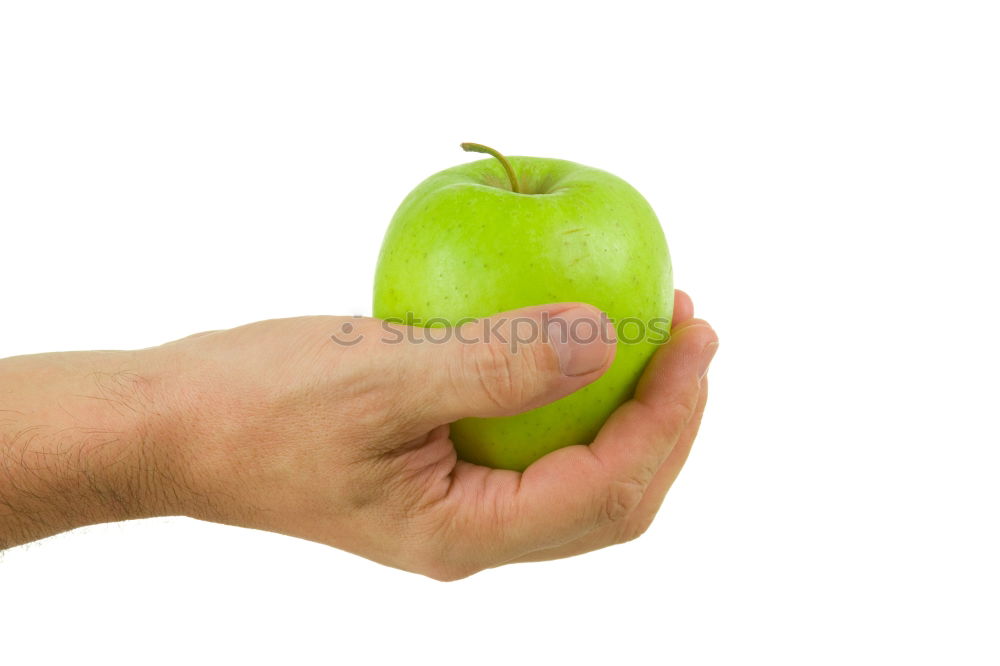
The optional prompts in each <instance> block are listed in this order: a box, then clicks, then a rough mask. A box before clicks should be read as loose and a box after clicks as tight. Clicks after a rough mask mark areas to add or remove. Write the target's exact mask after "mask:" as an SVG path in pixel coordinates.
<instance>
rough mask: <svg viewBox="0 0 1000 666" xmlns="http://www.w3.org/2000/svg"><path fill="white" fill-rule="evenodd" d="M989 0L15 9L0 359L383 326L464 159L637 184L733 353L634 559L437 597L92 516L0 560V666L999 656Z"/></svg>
mask: <svg viewBox="0 0 1000 666" xmlns="http://www.w3.org/2000/svg"><path fill="white" fill-rule="evenodd" d="M995 9H996V5H995V3H991V2H979V3H977V2H961V1H954V0H953V1H950V2H943V1H942V2H920V1H909V2H886V1H872V0H866V1H859V2H856V1H850V0H847V1H844V0H842V1H839V2H792V1H789V2H775V1H766V2H752V3H751V2H713V1H705V2H697V3H694V2H691V3H649V4H634V3H628V2H621V1H616V2H602V3H586V2H565V3H555V2H541V1H539V2H519V1H516V0H505V1H503V2H494V3H479V2H455V3H428V2H413V3H401V4H399V5H392V4H386V3H375V2H371V3H362V2H357V3H343V5H339V4H338V3H303V2H273V3H261V2H230V3H227V2H169V3H167V2H162V3H152V2H147V3H142V2H116V3H111V2H87V3H75V2H67V3H52V2H41V1H36V2H3V3H2V4H0V225H2V227H0V229H2V233H0V289H2V301H0V317H2V322H0V324H2V325H0V356H7V355H14V354H22V353H29V352H41V351H51V350H66V349H89V348H135V347H143V346H149V345H153V344H158V343H160V342H163V341H166V340H168V339H172V338H176V337H179V336H182V335H185V334H188V333H192V332H195V331H199V330H204V329H209V328H218V327H226V326H232V325H237V324H241V323H245V322H248V321H252V320H256V319H262V318H270V317H276V316H286V315H299V314H320V313H329V314H359V313H369V312H370V309H369V308H370V290H371V279H372V273H373V270H374V264H375V259H376V256H377V252H378V248H379V244H380V242H381V237H382V233H383V231H384V229H385V227H386V224H387V222H388V220H389V218H390V217H391V215H392V213H393V211H394V209H395V207H396V205H397V204H398V203H399V202H400V200H401V199H402V198H403V196H404V195H405V194H406V193H407V192H408V191H409V190H410V188H412V187H413V186H414V185H416V184H417V183H418V182H419V181H420V180H422V179H423V178H424V177H426V176H427V175H429V174H431V173H433V172H434V171H437V170H439V169H442V168H446V167H448V166H451V165H453V164H456V163H459V162H463V161H467V160H469V159H473V157H472V156H470V155H467V154H464V153H462V152H460V150H459V148H458V143H459V142H460V141H479V142H483V143H487V144H490V145H493V146H495V147H497V148H499V149H501V150H502V151H504V152H507V153H508V154H520V155H538V156H547V157H560V158H565V159H570V160H575V161H579V162H582V163H585V164H589V165H592V166H597V167H601V168H604V169H606V170H608V171H611V172H613V173H616V174H618V175H619V176H621V177H623V178H625V179H626V180H628V181H630V182H631V183H632V184H634V185H635V186H636V187H637V188H638V189H639V190H640V191H641V192H643V193H644V194H645V195H646V197H647V198H648V199H649V201H650V202H651V203H652V205H653V207H654V208H655V209H656V210H657V212H658V214H659V216H660V218H661V220H662V222H663V226H664V229H665V230H666V234H667V238H668V240H669V243H670V245H671V250H672V253H673V258H674V266H675V275H676V283H677V285H678V286H679V287H680V288H683V289H685V290H687V291H689V293H691V295H692V296H693V298H694V300H695V304H696V310H697V312H698V314H699V315H700V316H703V317H705V318H707V319H708V320H709V321H711V322H712V323H713V324H714V325H715V326H716V328H717V330H718V331H719V335H720V337H721V341H722V346H721V350H720V352H719V354H718V356H717V358H716V361H715V364H714V366H713V370H712V373H711V379H712V397H711V400H710V402H709V408H708V411H707V413H706V417H705V422H704V427H703V429H702V434H701V436H700V438H699V441H698V442H697V444H696V448H695V451H694V453H693V454H692V457H691V459H690V463H689V465H688V467H687V469H686V470H685V472H684V473H683V474H682V475H681V478H680V480H679V481H678V483H677V484H676V486H675V487H674V490H673V491H672V493H671V496H670V497H669V498H668V500H667V503H666V505H665V507H664V509H663V511H662V513H661V516H660V517H659V519H658V520H657V522H656V523H655V525H654V526H653V528H652V529H651V530H650V531H649V532H648V533H647V535H646V536H644V537H643V538H642V539H639V540H638V541H636V542H633V543H630V544H628V545H626V546H621V547H617V548H613V549H609V550H606V551H602V552H599V553H596V554H592V555H589V556H585V557H581V558H577V559H574V560H569V561H562V562H554V563H547V564H537V565H521V566H515V567H508V568H503V569H499V570H494V571H488V572H486V573H482V574H479V575H477V576H474V577H473V578H471V579H467V580H464V581H461V582H458V583H452V584H442V583H436V582H434V581H431V580H429V579H424V578H421V577H418V576H415V575H411V574H405V573H401V572H398V571H394V570H390V569H386V568H383V567H380V566H378V565H375V564H372V563H370V562H368V561H365V560H362V559H359V558H356V557H353V556H350V555H346V554H344V553H341V552H338V551H335V550H332V549H328V548H326V547H323V546H319V545H316V544H313V543H308V542H305V541H298V540H295V539H291V538H287V537H283V536H276V535H272V534H267V533H259V532H253V531H248V530H241V529H237V528H229V527H222V526H217V525H211V524H205V523H196V522H194V521H189V520H185V519H179V518H176V519H161V520H150V521H143V522H134V523H129V524H120V525H109V526H99V527H92V528H86V529H82V530H78V531H76V532H73V533H69V534H65V535H61V536H57V537H54V538H51V539H48V540H45V541H43V542H40V543H36V544H33V545H29V546H26V547H21V548H17V549H13V550H11V551H8V552H7V553H4V554H3V555H2V556H0V661H3V663H4V664H10V665H11V666H14V665H15V664H18V665H19V664H68V663H98V662H99V663H123V664H124V663H128V664H133V663H166V662H170V663H220V664H223V663H289V664H292V663H294V664H312V663H340V664H369V663H378V664H421V663H434V664H472V663H474V664H490V663H503V664H569V663H594V664H628V663H665V664H667V663H669V664H745V663H763V664H822V663H839V664H842V663H878V664H886V663H907V664H918V663H919V664H923V663H927V664H941V663H954V664H963V665H965V664H987V663H992V664H995V663H997V660H1000V646H998V642H1000V638H998V632H1000V601H998V598H1000V580H998V562H1000V547H998V507H1000V493H998V488H997V476H998V472H1000V469H998V467H1000V454H998V447H1000V434H998V426H997V416H998V398H1000V391H998V385H997V381H998V380H997V376H998V373H1000V359H998V352H997V340H996V335H997V323H998V317H997V309H996V308H997V298H996V291H997V287H998V286H1000V275H998V269H997V247H998V246H997V238H998V234H997V230H998V228H1000V227H998V225H1000V194H998V192H1000V131H998V126H1000V93H998V87H1000V67H998V63H1000V46H998V43H1000V40H998V34H1000V22H998V20H997V14H996V13H995V11H994V10H995ZM182 659H183V660H184V661H181V660H182ZM213 660H214V661H213Z"/></svg>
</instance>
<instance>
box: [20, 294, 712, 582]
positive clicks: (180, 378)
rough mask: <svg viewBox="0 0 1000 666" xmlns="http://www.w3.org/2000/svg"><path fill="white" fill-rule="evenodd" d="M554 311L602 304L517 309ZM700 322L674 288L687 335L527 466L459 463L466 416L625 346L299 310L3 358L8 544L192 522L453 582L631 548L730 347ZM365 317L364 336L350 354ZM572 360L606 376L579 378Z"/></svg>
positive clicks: (685, 446)
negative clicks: (614, 401) (78, 531)
mask: <svg viewBox="0 0 1000 666" xmlns="http://www.w3.org/2000/svg"><path fill="white" fill-rule="evenodd" d="M546 312H548V313H552V314H553V315H555V316H559V313H566V312H575V313H576V314H575V315H573V316H584V317H593V318H594V320H595V322H596V321H597V318H598V317H599V314H600V313H599V312H598V311H597V310H596V309H594V308H592V307H590V306H586V305H582V304H556V305H551V306H539V307H535V308H527V309H523V310H520V311H518V312H517V313H507V314H508V315H510V314H516V315H518V316H522V317H541V316H542V315H543V313H546ZM692 315H693V309H692V305H691V301H690V299H689V298H688V297H687V296H686V295H684V294H683V293H681V292H678V293H677V298H676V306H675V311H674V318H675V319H674V321H675V324H674V329H673V334H672V336H671V339H670V341H669V342H667V343H665V344H664V345H662V346H661V347H660V349H659V350H658V351H657V352H656V354H655V356H654V358H653V360H652V362H651V363H650V365H649V367H648V368H647V370H646V372H645V373H644V374H643V377H642V379H641V381H640V382H639V385H638V388H637V391H636V395H635V397H634V398H633V399H632V400H630V401H628V402H626V403H625V404H624V405H622V406H621V407H620V408H619V409H618V410H617V411H616V412H615V413H614V414H613V415H612V417H611V418H610V419H609V420H608V422H607V423H606V424H605V425H604V427H603V428H602V429H601V431H600V433H599V434H598V435H597V437H596V438H595V439H594V441H593V442H592V443H590V444H589V445H577V446H570V447H567V448H563V449H560V450H558V451H555V452H553V453H551V454H549V455H546V456H545V457H543V458H542V459H540V460H539V461H537V462H536V463H534V464H532V465H531V466H529V467H528V468H527V469H526V470H525V471H524V472H523V473H522V472H516V471H511V470H499V469H490V468H486V467H481V466H478V465H475V464H472V463H469V462H465V461H461V460H458V458H457V456H456V452H455V448H454V446H453V444H452V442H451V440H450V439H449V424H450V423H453V422H454V421H456V420H458V419H460V418H464V417H469V416H475V417H495V416H503V415H510V414H514V413H518V412H520V411H523V410H525V409H529V408H532V407H537V406H539V405H541V404H545V403H548V402H551V401H553V400H556V399H558V398H560V397H562V396H564V395H567V394H569V393H570V392H572V391H574V390H578V389H580V388H581V387H583V386H585V385H587V384H589V383H591V382H593V381H594V380H596V379H597V378H598V377H600V376H601V374H602V373H604V372H605V371H606V370H607V368H608V367H609V366H610V364H611V363H612V361H613V358H614V347H615V345H614V343H605V342H602V341H600V340H596V341H594V342H592V343H589V344H580V345H578V346H576V347H574V348H573V349H570V350H569V351H570V352H573V353H571V354H570V356H569V357H566V356H565V354H564V353H562V354H561V353H560V350H558V349H556V348H555V347H554V346H553V345H552V344H551V343H550V342H546V341H540V340H537V341H535V342H532V343H529V344H526V345H525V346H523V347H521V348H520V349H519V350H518V352H517V354H510V353H509V351H508V348H507V347H506V346H499V347H498V346H497V345H496V343H489V344H487V343H483V342H477V343H462V342H459V341H457V340H454V339H453V340H452V341H450V342H447V343H442V344H429V343H428V342H427V341H426V339H425V338H422V337H421V336H422V335H425V334H426V333H427V331H428V330H429V329H423V328H413V329H405V328H404V327H397V328H396V329H395V330H397V331H405V332H408V333H411V334H412V336H413V337H412V339H411V340H410V341H407V342H405V343H401V344H387V343H386V342H385V341H384V335H383V334H384V333H385V329H384V328H383V322H381V321H379V320H376V319H357V318H343V317H302V318H295V319H284V320H271V321H264V322H258V323H255V324H250V325H247V326H242V327H239V328H235V329H230V330H225V331H212V332H207V333H202V334H198V335H194V336H191V337H188V338H184V339H182V340H178V341H175V342H171V343H168V344H165V345H162V346H160V347H154V348H149V349H143V350H138V351H114V352H72V353H61V354H41V355H35V356H21V357H14V358H9V359H4V360H0V548H3V547H10V546H14V545H18V544H21V543H26V542H28V541H31V540H34V539H39V538H42V537H45V536H49V535H52V534H56V533H58V532H62V531H65V530H69V529H72V528H74V527H79V526H82V525H89V524H94V523H100V522H108V521H117V520H126V519H131V518H144V517H152V516H165V515H184V516H190V517H194V518H198V519H202V520H209V521H215V522H220V523H226V524H232V525H241V526H246V527H252V528H257V529H265V530H271V531H274V532H279V533H283V534H288V535H292V536H296V537H301V538H305V539H311V540H314V541H318V542H321V543H325V544H328V545H330V546H334V547H336V548H341V549H344V550H347V551H350V552H353V553H357V554H359V555H361V556H364V557H367V558H369V559H371V560H374V561H376V562H381V563H383V564H386V565H389V566H393V567H398V568H400V569H405V570H408V571H413V572H417V573H421V574H424V575H427V576H430V577H432V578H435V579H438V580H456V579H459V578H463V577H465V576H468V575H470V574H472V573H475V572H476V571H480V570H482V569H485V568H488V567H494V566H498V565H501V564H505V563H509V562H521V561H531V560H541V559H552V558H558V557H567V556H570V555H576V554H579V553H583V552H587V551H589V550H594V549H596V548H602V547H604V546H608V545H611V544H614V543H620V542H622V541H626V540H629V539H633V538H635V537H636V536H638V535H639V534H641V533H642V532H643V531H644V530H645V529H646V528H647V527H648V525H649V523H650V522H651V521H652V518H653V516H654V515H655V513H656V511H657V509H658V508H659V506H660V503H661V502H662V501H663V497H664V495H665V494H666V492H667V490H668V489H669V488H670V485H671V484H672V483H673V480H674V479H675V478H676V476H677V474H678V472H679V471H680V469H681V466H682V465H683V463H684V460H685V459H686V457H687V454H688V451H689V450H690V447H691V443H692V441H693V440H694V437H695V434H696V432H697V429H698V424H699V423H700V420H701V415H702V411H703V410H704V407H705V399H706V395H707V385H706V380H705V378H704V375H705V372H706V371H707V367H708V363H709V361H710V360H711V357H712V355H713V354H714V351H715V348H716V347H717V338H716V335H715V333H714V332H713V331H712V329H711V327H710V326H709V325H708V324H707V323H706V322H704V321H701V320H698V319H693V318H692ZM348 323H350V324H351V326H352V327H353V330H354V332H355V333H356V334H357V335H358V336H360V337H361V338H363V339H361V340H360V341H359V342H358V343H357V344H353V345H350V346H345V345H338V344H335V343H334V342H333V341H332V340H331V337H330V336H331V335H332V334H334V333H335V332H337V331H340V330H343V326H344V324H348ZM474 325H475V324H472V325H470V326H474ZM469 331H470V332H471V329H469ZM469 337H471V336H469ZM562 351H563V352H565V351H566V350H562ZM566 358H570V359H572V360H573V363H574V364H575V365H573V367H574V369H575V370H578V371H579V370H581V369H584V366H588V367H589V368H590V370H589V371H586V372H577V373H574V374H572V375H567V374H565V373H564V372H563V370H562V368H563V367H564V365H565V361H566Z"/></svg>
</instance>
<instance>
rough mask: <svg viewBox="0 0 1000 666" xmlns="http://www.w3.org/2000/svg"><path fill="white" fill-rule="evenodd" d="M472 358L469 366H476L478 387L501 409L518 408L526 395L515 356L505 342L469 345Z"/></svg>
mask: <svg viewBox="0 0 1000 666" xmlns="http://www.w3.org/2000/svg"><path fill="white" fill-rule="evenodd" d="M465 349H466V350H467V351H466V354H470V355H471V359H469V360H468V362H467V363H466V364H465V367H467V368H471V369H472V371H473V372H472V374H473V378H472V380H473V382H475V389H474V390H477V391H479V392H480V393H481V394H482V395H483V396H484V397H485V398H486V399H487V400H488V401H489V402H490V403H491V404H493V405H494V406H496V407H497V408H499V409H503V410H508V409H514V408H516V407H517V406H518V405H519V404H520V402H521V398H522V391H521V385H520V383H519V381H518V380H519V376H518V375H519V373H518V372H517V371H516V369H515V364H514V359H513V358H512V357H511V354H509V353H508V352H507V349H506V348H505V346H504V345H503V344H502V343H499V342H488V343H481V344H476V345H467V346H466V347H465Z"/></svg>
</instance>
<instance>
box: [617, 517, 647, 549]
mask: <svg viewBox="0 0 1000 666" xmlns="http://www.w3.org/2000/svg"><path fill="white" fill-rule="evenodd" d="M652 524H653V518H652V517H651V516H643V517H641V518H634V519H631V520H625V521H623V522H622V527H621V529H620V530H619V533H618V543H628V542H629V541H635V540H636V539H638V538H639V537H641V536H642V535H643V534H645V533H646V532H647V531H648V530H649V527H650V525H652Z"/></svg>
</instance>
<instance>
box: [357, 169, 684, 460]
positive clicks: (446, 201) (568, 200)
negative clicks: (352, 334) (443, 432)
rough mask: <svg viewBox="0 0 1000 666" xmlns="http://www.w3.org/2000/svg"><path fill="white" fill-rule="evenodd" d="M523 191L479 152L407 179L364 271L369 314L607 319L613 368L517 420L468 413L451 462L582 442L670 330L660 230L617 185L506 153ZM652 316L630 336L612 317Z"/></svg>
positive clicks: (594, 173) (595, 172)
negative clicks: (565, 310) (560, 312)
mask: <svg viewBox="0 0 1000 666" xmlns="http://www.w3.org/2000/svg"><path fill="white" fill-rule="evenodd" d="M507 159H508V160H509V162H510V164H511V166H512V167H513V169H514V171H515V173H516V174H517V176H518V182H519V183H520V185H521V190H522V193H514V192H513V191H511V188H510V183H509V180H508V178H507V176H506V174H505V172H504V170H503V167H502V166H501V164H500V162H499V161H497V160H495V159H493V158H488V159H484V160H478V161H475V162H470V163H467V164H462V165H459V166H456V167H453V168H450V169H446V170H444V171H441V172H439V173H437V174H434V175H433V176H431V177H430V178H428V179H426V180H425V181H424V182H422V183H421V184H420V185H418V186H417V187H416V188H415V189H414V190H413V191H412V192H411V193H410V194H409V195H408V196H407V197H406V199H405V200H404V201H403V203H402V204H401V205H400V206H399V209H398V210H397V211H396V214H395V215H394V216H393V219H392V222H391V223H390V225H389V229H388V231H387V232H386V236H385V240H384V242H383V244H382V251H381V253H380V255H379V260H378V268H377V269H376V273H375V293H374V308H373V311H374V315H375V316H376V317H380V318H383V319H390V318H395V319H397V320H406V319H407V316H408V313H411V314H410V316H411V317H415V318H418V319H419V320H420V321H417V322H416V323H417V324H419V323H420V322H421V321H422V322H426V321H427V320H428V319H431V318H441V319H444V320H446V321H447V322H449V325H451V324H454V323H455V322H458V321H459V320H462V319H463V318H469V317H474V318H480V317H487V316H490V315H493V314H496V313H498V312H503V311H506V310H513V309H516V308H521V307H526V306H531V305H543V304H547V303H560V302H570V301H575V302H584V303H589V304H591V305H594V306H596V307H598V308H600V309H601V310H603V311H604V312H605V313H607V315H608V316H609V317H610V318H611V319H613V320H614V321H615V322H616V327H617V329H618V336H619V342H618V345H617V349H616V356H615V360H614V362H613V364H612V366H611V368H610V369H609V370H608V371H607V372H606V373H605V374H604V375H603V376H602V377H601V378H600V379H598V380H597V381H595V382H593V383H592V384H590V385H588V386H586V387H584V388H583V389H580V390H579V391H577V392H575V393H573V394H571V395H569V396H567V397H565V398H562V399H560V400H557V401H556V402H553V403H550V404H548V405H545V406H543V407H539V408H537V409H533V410H531V411H528V412H524V413H522V414H518V415H515V416H509V417H503V418H467V419H462V420H460V421H457V422H455V423H453V424H452V426H451V438H452V441H453V442H454V444H455V448H456V450H457V451H458V454H459V457H460V458H462V459H464V460H467V461H469V462H473V463H477V464H481V465H486V466H489V467H497V468H503V469H513V470H523V469H525V468H526V467H527V466H528V465H530V464H531V463H532V462H534V461H535V460H537V459H538V458H540V457H542V456H543V455H545V454H546V453H549V452H551V451H554V450H556V449H558V448H560V447H564V446H569V445H572V444H588V443H590V442H591V441H592V440H593V438H594V436H595V435H596V434H597V432H598V430H600V428H601V426H602V425H603V424H604V422H605V421H606V420H607V418H608V417H609V416H610V415H611V413H612V412H614V410H615V409H616V408H617V407H618V406H619V405H621V404H622V403H623V402H625V401H626V400H628V399H629V398H631V397H632V394H633V392H634V390H635V386H636V383H637V381H638V379H639V376H640V375H641V374H642V370H643V368H644V367H645V366H646V363H647V362H648V361H649V359H650V357H651V356H652V354H653V352H654V351H655V350H656V346H657V344H658V341H656V340H649V338H650V337H656V335H659V341H662V340H663V339H665V337H666V336H667V333H666V332H667V331H669V326H670V324H669V322H670V317H671V315H672V313H673V300H674V291H673V271H672V267H671V263H670V253H669V251H668V249H667V243H666V240H665V238H664V236H663V230H662V229H661V227H660V223H659V221H658V220H657V218H656V215H655V214H654V212H653V209H652V208H651V207H650V205H649V204H648V203H647V202H646V200H645V199H644V198H643V197H642V195H641V194H639V192H638V191H636V190H635V188H633V187H632V186H631V185H629V184H628V183H626V182H625V181H624V180H622V179H620V178H618V177H617V176H614V175H612V174H610V173H607V172H605V171H601V170H599V169H594V168H591V167H587V166H583V165H580V164H576V163H573V162H568V161H565V160H557V159H549V158H538V157H508V158H507ZM626 318H635V319H639V320H641V321H642V322H650V321H652V320H656V321H658V322H659V323H658V324H657V328H658V329H660V332H659V333H658V334H654V333H652V332H651V331H649V330H648V329H647V334H646V336H644V338H643V340H642V341H641V342H637V343H631V344H627V343H626V342H625V341H623V339H622V338H623V337H628V338H629V339H630V340H634V339H635V338H636V337H638V335H637V330H638V329H637V327H636V325H635V324H634V323H633V324H631V325H627V326H626V327H625V331H624V333H626V334H627V335H623V330H622V320H624V319H626Z"/></svg>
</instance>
